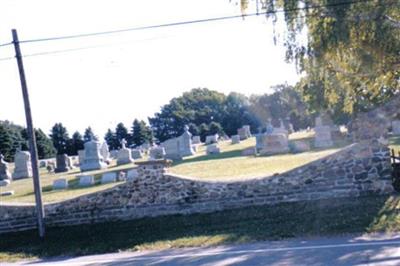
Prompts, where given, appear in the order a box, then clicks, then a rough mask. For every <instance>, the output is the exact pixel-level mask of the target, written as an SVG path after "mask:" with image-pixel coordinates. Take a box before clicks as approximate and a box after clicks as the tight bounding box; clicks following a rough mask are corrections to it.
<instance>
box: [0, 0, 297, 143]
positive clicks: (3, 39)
mask: <svg viewBox="0 0 400 266" xmlns="http://www.w3.org/2000/svg"><path fill="white" fill-rule="evenodd" d="M254 11H255V10H254V9H252V8H250V9H249V10H248V12H249V13H252V12H254ZM237 14H240V7H239V6H238V5H235V4H234V3H230V2H229V0H168V1H166V0H152V1H146V0H112V1H111V0H35V1H32V0H1V1H0V25H1V27H0V44H3V43H7V42H10V41H11V29H12V28H16V29H17V30H18V35H19V39H20V40H28V39H38V38H46V37H55V36H64V35H71V34H80V33H88V32H99V31H108V30H116V29H124V28H131V27H137V26H149V25H155V24H164V23H171V22H179V21H187V20H195V19H203V18H210V17H218V16H226V15H237ZM277 30H278V33H279V34H281V35H282V34H284V33H283V27H279V26H278V28H277ZM21 45H22V46H21V49H22V53H23V54H24V55H29V54H34V53H40V52H48V51H58V50H64V49H78V50H75V51H71V52H65V53H57V54H49V55H41V56H32V57H26V58H24V64H25V71H26V77H27V83H28V88H29V93H30V97H31V107H32V114H33V122H34V126H35V127H40V128H42V129H43V130H44V131H45V132H46V133H49V132H50V129H51V127H52V126H53V125H54V123H56V122H62V123H63V124H64V125H65V126H66V127H67V129H68V131H69V133H70V135H72V133H73V132H74V131H75V130H79V131H80V132H81V133H82V134H83V131H84V129H85V128H86V127H88V126H91V127H92V128H93V129H94V131H95V133H96V134H97V135H99V137H101V138H102V137H103V136H104V133H105V131H106V129H107V128H112V129H114V128H115V126H116V124H117V123H118V122H123V123H124V124H125V126H127V127H131V124H132V121H133V120H134V118H138V119H144V120H146V121H147V117H149V116H153V114H154V113H155V112H157V111H159V110H160V107H161V106H162V105H164V104H166V103H168V102H169V100H170V99H171V98H173V97H177V96H180V95H181V94H182V93H183V92H185V91H188V90H190V89H192V88H197V87H207V88H209V89H213V90H217V91H220V92H223V93H229V92H231V91H236V92H240V93H244V94H246V95H250V94H262V93H266V92H270V90H269V87H270V86H273V85H276V84H280V83H285V82H287V83H289V84H294V83H295V82H296V81H297V80H298V79H299V76H298V75H297V74H296V70H295V67H294V65H291V64H286V63H285V61H284V55H285V48H284V47H283V46H282V45H279V44H278V45H274V43H273V28H272V24H271V22H270V21H266V19H265V17H264V16H259V17H253V18H246V19H245V20H242V19H235V20H226V21H217V22H207V23H201V24H189V25H183V26H175V27H166V28H159V29H150V30H143V31H131V32H126V33H120V34H112V35H107V36H101V37H88V38H80V39H72V40H60V41H51V42H37V43H26V44H21ZM81 48H87V49H81ZM79 49H80V50H79ZM12 56H14V50H13V47H12V46H7V47H0V58H6V57H12ZM0 120H11V121H13V122H14V123H17V124H20V125H25V116H24V108H23V102H22V93H21V87H20V82H19V76H18V71H17V65H16V62H15V60H6V61H0Z"/></svg>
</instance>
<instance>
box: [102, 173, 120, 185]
mask: <svg viewBox="0 0 400 266" xmlns="http://www.w3.org/2000/svg"><path fill="white" fill-rule="evenodd" d="M116 181H117V173H116V172H111V173H104V174H103V175H102V176H101V183H102V184H108V183H114V182H116Z"/></svg>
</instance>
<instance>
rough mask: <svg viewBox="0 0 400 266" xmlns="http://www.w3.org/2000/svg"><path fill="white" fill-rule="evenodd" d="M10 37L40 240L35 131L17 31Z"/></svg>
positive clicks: (42, 230)
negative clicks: (20, 89) (26, 139)
mask: <svg viewBox="0 0 400 266" xmlns="http://www.w3.org/2000/svg"><path fill="white" fill-rule="evenodd" d="M12 36H13V43H14V48H15V57H16V58H17V63H18V70H19V77H20V79H21V88H22V95H23V97H24V105H25V117H26V125H27V128H28V137H29V150H30V153H31V161H32V174H33V187H34V190H35V201H36V215H37V221H38V229H39V236H40V238H44V234H45V227H44V208H43V202H42V188H41V186H40V179H39V167H38V153H37V148H36V137H35V131H34V129H33V123H32V114H31V106H30V103H29V94H28V88H27V86H26V79H25V71H24V64H23V62H22V55H21V49H20V47H19V41H18V34H17V30H15V29H13V30H12Z"/></svg>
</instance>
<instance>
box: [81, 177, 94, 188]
mask: <svg viewBox="0 0 400 266" xmlns="http://www.w3.org/2000/svg"><path fill="white" fill-rule="evenodd" d="M77 177H78V178H79V186H80V187H89V186H93V185H94V176H92V175H80V176H77Z"/></svg>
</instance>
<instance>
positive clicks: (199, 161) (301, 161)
mask: <svg viewBox="0 0 400 266" xmlns="http://www.w3.org/2000/svg"><path fill="white" fill-rule="evenodd" d="M310 134H312V133H308V132H303V133H297V134H295V135H294V136H291V137H292V138H291V139H296V140H299V139H302V140H306V141H309V138H310ZM347 144H348V143H345V142H341V143H337V145H336V146H335V147H333V148H331V149H325V150H321V149H312V150H311V151H309V152H304V153H298V154H283V155H275V156H241V152H242V150H243V149H246V148H249V147H254V146H255V138H250V139H247V140H245V141H242V142H241V143H240V144H234V145H232V144H230V142H229V141H225V142H222V143H220V144H219V146H220V148H221V150H222V152H221V153H220V154H213V155H206V154H205V146H204V145H202V146H200V147H199V148H200V149H199V151H198V152H197V154H196V155H195V156H192V157H189V158H185V160H183V161H181V162H176V163H174V164H173V166H172V167H171V168H170V169H169V172H170V173H174V174H178V175H184V176H188V177H193V178H199V179H202V180H242V179H248V178H254V177H265V176H268V175H273V174H276V173H283V172H287V171H289V170H292V169H294V168H296V167H299V166H302V165H305V164H307V163H310V162H312V161H315V160H318V159H320V158H323V157H326V156H328V155H331V154H333V153H335V152H337V151H339V150H340V148H342V147H344V146H345V145H347Z"/></svg>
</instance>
